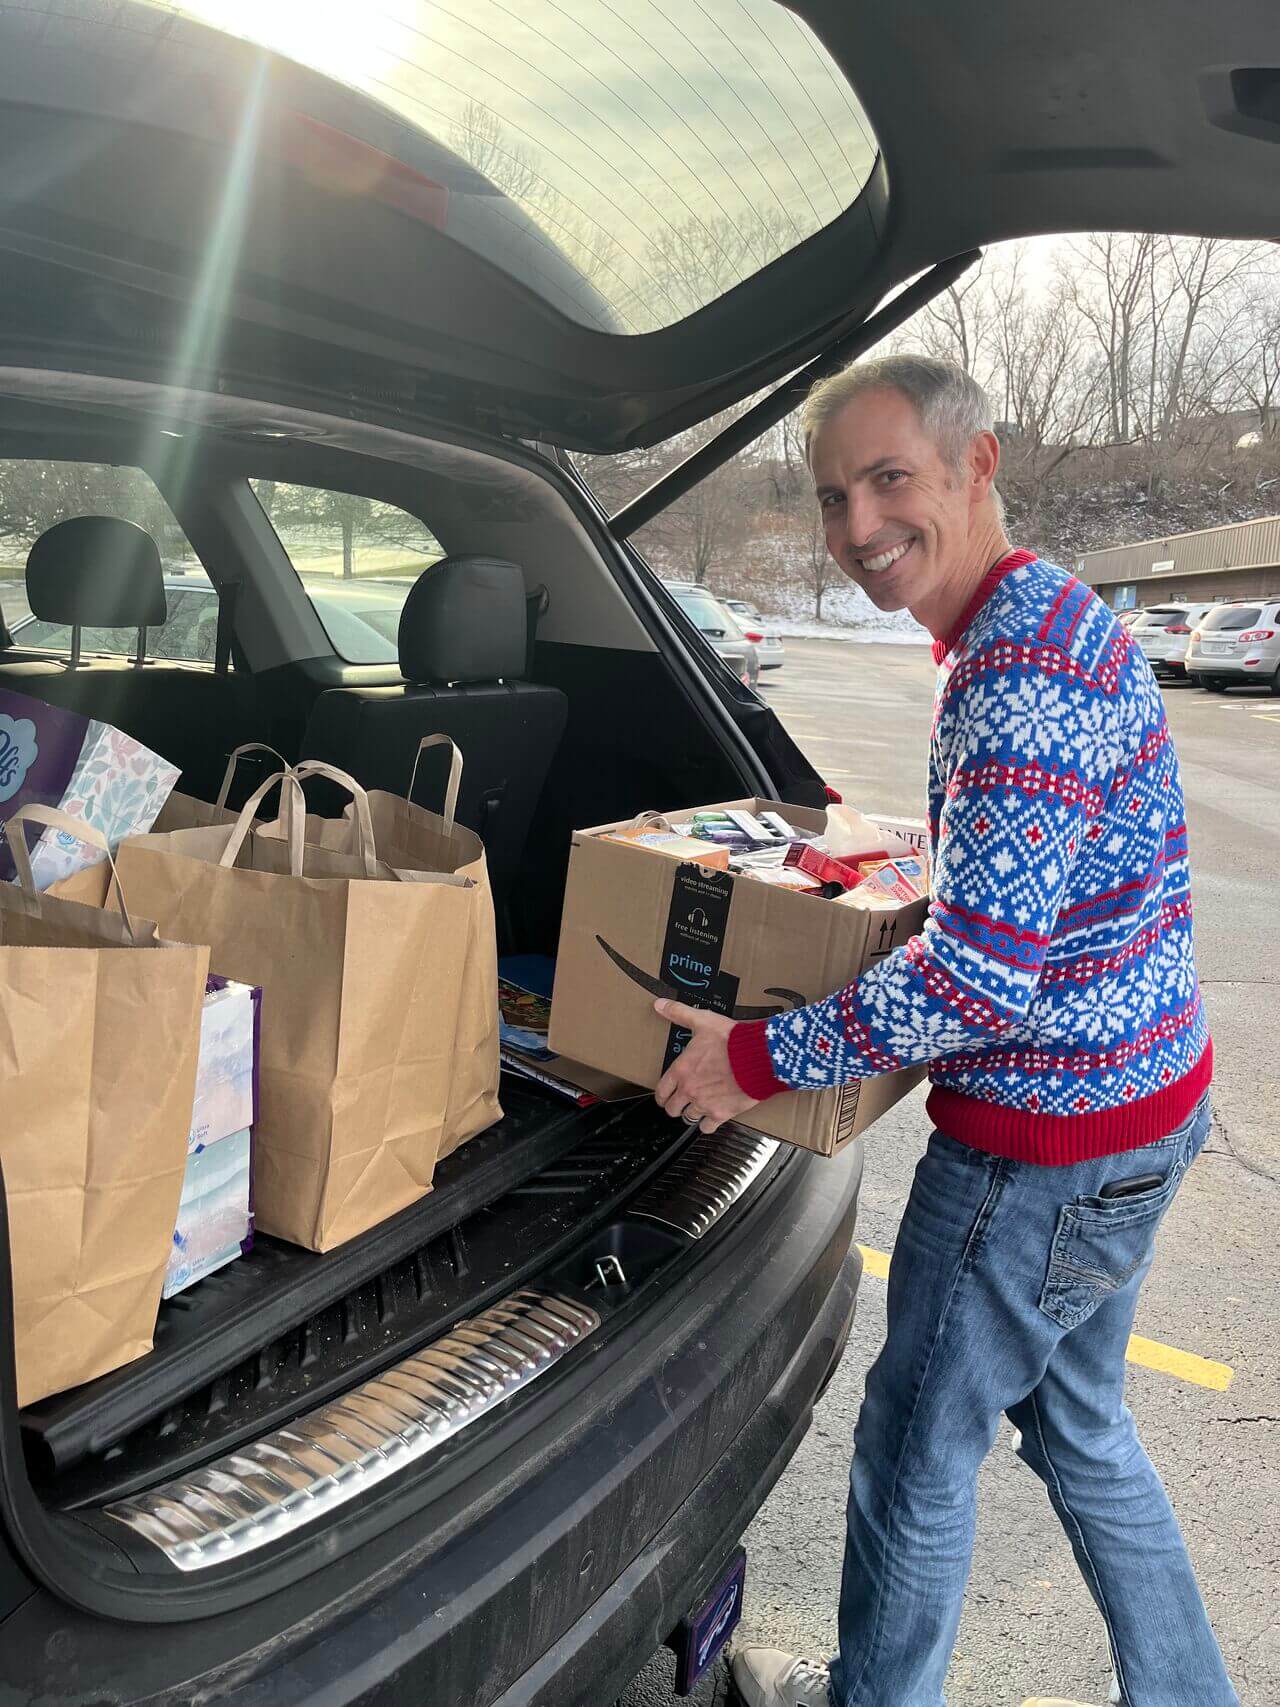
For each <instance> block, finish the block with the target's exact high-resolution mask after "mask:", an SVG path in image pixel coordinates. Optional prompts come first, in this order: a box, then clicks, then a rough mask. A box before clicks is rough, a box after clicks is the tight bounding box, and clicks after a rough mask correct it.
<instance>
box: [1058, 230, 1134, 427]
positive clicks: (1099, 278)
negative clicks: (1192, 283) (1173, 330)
mask: <svg viewBox="0 0 1280 1707" xmlns="http://www.w3.org/2000/svg"><path fill="white" fill-rule="evenodd" d="M1155 245H1156V239H1155V238H1154V237H1152V236H1150V235H1148V234H1147V233H1145V232H1141V233H1138V234H1137V235H1128V236H1124V235H1118V234H1117V233H1115V232H1112V231H1096V232H1092V233H1090V234H1089V235H1088V236H1087V237H1083V238H1079V239H1074V240H1072V241H1071V242H1070V243H1068V244H1067V245H1066V246H1065V249H1064V251H1063V252H1062V253H1061V254H1060V255H1059V257H1058V263H1057V272H1058V278H1059V280H1060V281H1061V285H1062V288H1063V292H1064V296H1065V298H1066V299H1067V300H1068V301H1069V302H1070V304H1071V307H1072V308H1073V310H1074V311H1075V313H1076V314H1077V315H1078V316H1079V317H1080V319H1081V321H1082V322H1083V323H1084V325H1085V326H1086V327H1088V328H1089V329H1090V331H1091V332H1092V334H1093V336H1094V338H1095V340H1096V342H1097V345H1098V348H1099V349H1100V350H1101V352H1102V356H1103V359H1104V361H1105V363H1106V374H1107V393H1108V396H1107V404H1108V426H1109V433H1110V437H1111V439H1112V441H1113V442H1119V441H1124V440H1127V439H1129V437H1130V436H1131V434H1132V433H1133V430H1134V425H1135V422H1134V408H1133V401H1134V377H1135V374H1136V373H1137V372H1138V371H1139V366H1138V364H1139V363H1140V361H1141V359H1142V353H1143V349H1144V341H1145V337H1146V334H1147V333H1148V331H1149V329H1150V327H1151V322H1152V313H1153V310H1152V306H1151V292H1152V288H1153V284H1152V276H1153V269H1154V266H1155Z"/></svg>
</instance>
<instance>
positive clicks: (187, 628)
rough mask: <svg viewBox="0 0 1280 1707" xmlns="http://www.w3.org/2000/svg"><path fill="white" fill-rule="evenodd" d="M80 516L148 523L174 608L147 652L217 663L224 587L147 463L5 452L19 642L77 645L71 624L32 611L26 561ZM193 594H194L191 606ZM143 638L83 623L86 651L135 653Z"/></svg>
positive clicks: (0, 598)
mask: <svg viewBox="0 0 1280 1707" xmlns="http://www.w3.org/2000/svg"><path fill="white" fill-rule="evenodd" d="M72 516H119V517H121V518H122V519H123V520H125V521H129V522H136V523H137V524H138V526H139V527H142V528H145V529H146V530H147V532H148V533H149V534H150V535H151V537H152V539H154V540H155V542H156V545H157V546H158V547H159V550H160V560H161V563H162V565H163V566H164V570H165V605H166V608H167V611H168V619H167V620H166V622H165V623H164V625H163V627H160V628H149V629H148V630H147V656H148V657H149V658H172V659H176V660H180V661H182V662H187V663H212V662H213V659H214V650H215V648H214V642H213V639H212V638H210V636H209V633H208V630H209V628H210V626H211V628H212V632H213V634H214V635H216V632H217V624H218V614H217V605H218V600H217V594H216V592H215V591H214V588H213V586H212V584H211V583H210V581H209V579H208V577H207V576H206V575H205V572H204V570H203V568H202V567H201V566H200V563H199V562H198V560H197V558H196V555H195V552H194V551H193V550H192V548H191V545H190V543H189V541H188V540H187V537H186V535H185V534H184V533H183V531H182V529H181V527H180V526H179V525H178V522H177V520H176V518H175V517H174V515H173V512H172V511H171V510H170V508H169V506H168V505H167V504H166V503H165V501H164V499H163V498H162V497H161V495H160V492H159V490H158V488H157V487H156V484H155V482H154V481H153V480H152V479H151V477H150V476H149V475H148V474H146V473H145V472H144V471H143V470H142V469H141V468H122V467H114V466H111V465H108V464H106V463H96V462H55V461H53V460H50V459H45V458H37V457H30V458H28V457H4V458H0V612H2V613H3V616H4V622H5V626H6V627H7V628H8V630H9V633H10V635H11V637H12V640H13V644H14V646H16V647H30V648H32V649H33V650H38V651H41V652H70V650H71V629H70V626H69V625H68V624H66V623H58V622H45V621H43V620H42V619H40V618H39V617H35V616H33V615H32V614H31V606H30V604H29V602H28V600H27V589H26V565H27V555H28V553H29V552H30V550H31V547H32V546H33V545H34V544H35V542H36V540H37V539H39V537H40V535H41V534H42V533H44V532H45V531H46V529H48V528H51V527H53V526H54V525H55V524H56V523H57V522H63V521H67V520H69V519H70V518H71V517H72ZM183 580H186V581H189V582H190V583H191V587H190V589H188V588H187V587H183V586H182V585H181V582H182V581H183ZM175 583H176V585H175ZM188 599H191V600H192V601H193V602H192V603H191V604H190V605H189V606H188V604H187V603H186V602H185V601H187V600H188ZM209 612H211V616H209V615H207V613H209ZM202 617H203V619H204V620H203V621H202ZM137 639H138V631H137V630H136V629H133V628H96V627H94V628H88V627H86V628H82V629H81V631H80V646H81V650H82V651H83V652H84V653H86V654H92V653H95V652H96V653H106V654H108V655H113V654H118V655H119V656H122V657H132V656H133V653H134V650H135V648H136V646H137Z"/></svg>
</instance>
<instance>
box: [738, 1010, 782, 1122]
mask: <svg viewBox="0 0 1280 1707" xmlns="http://www.w3.org/2000/svg"><path fill="white" fill-rule="evenodd" d="M766 1024H767V1021H765V1020H762V1019H756V1020H745V1021H743V1022H742V1023H741V1024H739V1025H735V1026H734V1028H733V1030H732V1031H731V1032H730V1033H729V1067H730V1070H731V1071H732V1073H733V1076H734V1078H735V1079H736V1080H737V1081H738V1089H739V1090H740V1091H741V1092H742V1094H743V1095H744V1096H749V1097H752V1098H753V1099H754V1100H755V1101H756V1102H765V1101H767V1099H768V1098H769V1097H776V1096H777V1094H778V1092H779V1091H789V1090H790V1089H791V1086H790V1085H788V1084H784V1083H783V1081H782V1080H781V1079H780V1078H779V1077H778V1075H777V1074H776V1073H775V1072H774V1070H773V1058H772V1056H771V1055H770V1054H769V1044H768V1042H767V1040H766V1037H765V1026H766Z"/></svg>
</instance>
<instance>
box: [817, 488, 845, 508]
mask: <svg viewBox="0 0 1280 1707" xmlns="http://www.w3.org/2000/svg"><path fill="white" fill-rule="evenodd" d="M843 503H844V493H843V492H824V493H823V495H822V497H821V499H820V500H819V505H820V507H821V508H822V509H824V510H834V509H835V508H836V506H837V505H838V504H843Z"/></svg>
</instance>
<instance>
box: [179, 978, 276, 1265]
mask: <svg viewBox="0 0 1280 1707" xmlns="http://www.w3.org/2000/svg"><path fill="white" fill-rule="evenodd" d="M261 1014H262V991H261V990H260V989H259V988H257V987H256V986H250V985H248V984H236V983H233V982H232V981H231V980H230V979H227V978H219V977H217V976H216V975H213V974H210V977H209V979H208V982H207V984H206V986H205V998H204V1007H203V1009H202V1011H201V1015H200V1058H199V1061H198V1063H197V1066H196V1092H195V1100H194V1102H193V1104H192V1110H191V1129H190V1132H189V1133H188V1136H187V1166H186V1172H185V1174H184V1175H183V1180H182V1196H181V1198H180V1200H179V1204H178V1219H177V1226H176V1227H175V1229H174V1234H173V1246H172V1248H171V1250H170V1252H169V1266H168V1271H167V1273H166V1275H165V1282H164V1296H165V1297H166V1298H172V1297H173V1296H174V1294H175V1293H178V1292H182V1291H185V1289H186V1288H187V1287H188V1286H193V1285H194V1284H195V1282H196V1281H197V1280H203V1279H204V1277H205V1275H206V1274H212V1273H213V1271H214V1270H215V1269H218V1268H222V1267H223V1266H224V1265H225V1264H227V1263H229V1262H232V1261H233V1260H234V1259H235V1258H236V1257H238V1256H242V1255H243V1254H244V1253H245V1252H246V1251H247V1250H249V1249H250V1247H251V1246H252V1244H253V1123H254V1121H255V1120H256V1119H257V1115H258V1044H259V1034H260V1028H261Z"/></svg>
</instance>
